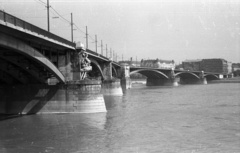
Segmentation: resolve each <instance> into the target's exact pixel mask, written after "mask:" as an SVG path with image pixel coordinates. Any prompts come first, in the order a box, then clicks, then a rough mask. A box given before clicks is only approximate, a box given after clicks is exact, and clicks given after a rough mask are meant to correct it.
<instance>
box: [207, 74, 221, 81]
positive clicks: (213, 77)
mask: <svg viewBox="0 0 240 153" xmlns="http://www.w3.org/2000/svg"><path fill="white" fill-rule="evenodd" d="M204 77H205V78H207V80H218V79H219V77H218V76H217V75H214V74H206V75H204Z"/></svg>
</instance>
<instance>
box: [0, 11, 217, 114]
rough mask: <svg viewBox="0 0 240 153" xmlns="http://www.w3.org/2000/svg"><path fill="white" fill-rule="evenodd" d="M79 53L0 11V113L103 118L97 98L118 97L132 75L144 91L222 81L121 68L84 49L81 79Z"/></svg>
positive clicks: (199, 74) (210, 76)
mask: <svg viewBox="0 0 240 153" xmlns="http://www.w3.org/2000/svg"><path fill="white" fill-rule="evenodd" d="M81 52H82V48H81V47H79V45H77V44H75V43H73V42H70V41H68V40H66V39H63V38H61V37H59V36H57V35H54V34H52V33H50V32H48V31H46V30H43V29H41V28H39V27H37V26H35V25H32V24H30V23H28V22H25V21H23V20H21V19H19V18H17V17H15V16H13V15H11V14H8V13H6V12H3V11H0V113H4V114H24V113H25V114H33V113H38V112H42V113H46V112H47V113H48V112H57V113H59V112H60V113H63V112H65V113H66V112H77V113H79V112H80V113H88V112H104V111H106V108H105V103H104V99H103V95H102V94H101V93H102V92H104V93H110V94H113V93H114V94H116V93H117V94H122V88H129V87H130V86H131V80H130V78H129V76H130V75H131V74H134V73H141V74H143V75H145V76H146V77H147V85H149V86H150V85H177V84H178V83H202V84H205V83H206V82H207V80H212V79H218V78H219V75H221V74H217V73H210V72H197V71H196V72H190V71H180V70H167V69H155V68H147V67H128V66H120V65H119V64H118V63H117V62H115V61H112V60H110V59H109V58H107V57H104V56H102V55H100V54H98V53H96V52H93V51H91V50H89V49H87V50H86V51H85V53H87V55H88V59H89V60H90V61H91V68H92V71H90V72H88V77H87V78H85V79H84V78H83V77H82V75H81V74H82V73H83V72H82V71H81V66H80V60H79V58H80V57H79V55H80V54H79V53H81ZM85 74H86V73H85ZM120 80H121V84H120ZM103 89H104V90H103Z"/></svg>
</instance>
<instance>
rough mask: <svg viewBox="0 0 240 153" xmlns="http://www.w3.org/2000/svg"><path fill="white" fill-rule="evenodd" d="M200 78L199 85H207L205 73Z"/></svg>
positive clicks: (202, 72)
mask: <svg viewBox="0 0 240 153" xmlns="http://www.w3.org/2000/svg"><path fill="white" fill-rule="evenodd" d="M199 78H200V79H199V84H207V79H206V78H205V77H204V71H201V73H200V74H199Z"/></svg>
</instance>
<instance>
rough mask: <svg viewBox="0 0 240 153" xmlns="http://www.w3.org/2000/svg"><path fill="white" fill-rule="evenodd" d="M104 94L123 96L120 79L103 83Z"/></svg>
mask: <svg viewBox="0 0 240 153" xmlns="http://www.w3.org/2000/svg"><path fill="white" fill-rule="evenodd" d="M102 94H103V95H118V96H122V95H123V91H122V87H121V81H120V79H112V80H104V81H103V82H102Z"/></svg>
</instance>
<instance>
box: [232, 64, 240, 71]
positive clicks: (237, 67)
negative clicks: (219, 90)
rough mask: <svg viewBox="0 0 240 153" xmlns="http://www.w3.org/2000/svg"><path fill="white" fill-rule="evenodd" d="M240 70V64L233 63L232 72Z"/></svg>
mask: <svg viewBox="0 0 240 153" xmlns="http://www.w3.org/2000/svg"><path fill="white" fill-rule="evenodd" d="M237 70H240V63H233V64H232V71H237Z"/></svg>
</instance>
